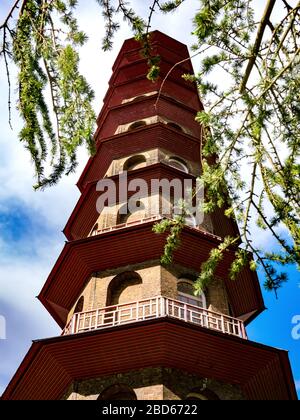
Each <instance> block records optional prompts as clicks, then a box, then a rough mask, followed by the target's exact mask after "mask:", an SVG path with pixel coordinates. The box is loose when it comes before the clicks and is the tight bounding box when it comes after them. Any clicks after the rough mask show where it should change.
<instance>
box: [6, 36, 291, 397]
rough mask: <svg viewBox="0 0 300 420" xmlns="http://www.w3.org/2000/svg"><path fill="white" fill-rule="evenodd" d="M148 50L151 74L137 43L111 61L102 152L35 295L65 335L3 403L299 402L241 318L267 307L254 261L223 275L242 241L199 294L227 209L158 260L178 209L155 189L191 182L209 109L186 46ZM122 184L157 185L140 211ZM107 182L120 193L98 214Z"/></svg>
mask: <svg viewBox="0 0 300 420" xmlns="http://www.w3.org/2000/svg"><path fill="white" fill-rule="evenodd" d="M151 45H152V49H153V54H155V55H158V56H160V76H159V78H158V79H157V81H155V82H152V81H150V80H148V79H147V77H146V75H147V72H148V64H147V60H146V59H145V58H144V57H143V56H142V55H141V45H140V43H138V42H137V41H135V40H134V39H130V40H127V41H125V43H124V45H123V47H122V48H121V51H120V53H119V55H118V57H117V59H116V61H115V64H114V66H113V74H112V77H111V79H110V82H109V88H108V91H107V94H106V96H105V98H104V105H103V108H102V110H101V112H100V115H99V117H98V120H97V127H98V128H97V131H96V134H95V141H96V145H97V152H96V154H95V155H94V156H93V157H91V158H90V159H89V161H88V163H87V165H86V167H85V169H84V171H83V173H82V175H81V177H80V179H79V182H78V188H79V190H80V192H81V197H80V199H79V201H78V203H77V205H76V207H75V209H74V211H73V213H72V214H71V216H70V218H69V220H68V222H67V225H66V227H65V229H64V234H65V236H66V238H67V242H66V244H65V247H64V249H63V251H62V253H61V255H60V256H59V258H58V260H57V262H56V264H55V266H54V268H53V270H52V272H51V273H50V275H49V277H48V279H47V281H46V283H45V285H44V287H43V289H42V291H41V292H40V294H39V300H40V301H41V302H42V304H43V305H44V306H45V308H46V309H47V311H48V312H49V313H50V315H51V316H52V317H53V318H54V319H55V321H56V322H57V323H58V324H59V326H60V327H61V329H62V334H61V335H60V336H58V337H54V338H49V339H44V340H38V341H34V342H33V344H32V346H31V348H30V350H29V352H28V354H27V355H26V357H25V359H24V360H23V362H22V363H21V365H20V367H19V369H18V370H17V372H16V374H15V375H14V377H13V378H12V380H11V382H10V384H9V385H8V387H7V389H6V390H5V392H4V394H3V396H2V399H4V400H62V399H64V400H297V395H296V390H295V385H294V382H293V377H292V373H291V368H290V363H289V359H288V354H287V352H285V351H282V350H278V349H275V348H271V347H268V346H265V345H262V344H257V343H254V342H252V341H250V340H248V337H247V333H246V326H247V325H248V324H249V323H250V322H251V321H253V320H254V319H255V318H256V317H257V316H258V315H259V314H260V313H261V312H262V311H263V310H264V309H265V307H264V302H263V298H262V294H261V290H260V286H259V282H258V278H257V274H256V273H254V272H253V271H251V270H250V268H245V269H244V270H243V271H242V272H241V274H240V275H239V278H238V279H237V280H236V281H232V280H230V279H229V274H228V273H229V269H230V266H231V263H232V262H233V260H234V258H235V250H234V249H232V250H229V251H228V252H227V253H226V254H225V256H224V259H223V261H222V263H221V264H220V265H219V267H218V269H217V271H216V274H215V279H214V281H212V282H211V283H210V285H209V286H208V288H207V290H205V293H203V294H202V295H201V296H195V294H194V281H195V280H196V279H197V277H198V275H199V271H200V267H201V264H202V263H203V262H205V261H206V260H207V258H208V256H209V253H210V251H211V250H212V249H214V248H215V247H217V246H218V245H219V244H220V243H221V242H222V239H223V238H224V237H225V236H228V235H231V236H233V235H236V234H237V233H238V227H237V225H236V223H235V222H234V221H233V220H230V219H228V218H226V217H225V216H224V211H223V210H222V209H220V210H219V211H216V212H215V213H213V214H211V215H206V216H205V217H204V219H203V220H202V221H201V223H198V221H197V220H196V219H195V218H193V217H192V216H191V217H188V218H187V219H186V226H185V227H184V229H183V231H182V232H181V237H180V238H181V244H180V247H179V248H178V249H177V250H176V251H175V253H174V257H173V262H172V264H170V265H164V264H162V263H161V256H162V255H163V252H164V246H165V243H166V234H156V233H154V232H153V226H154V225H155V224H156V223H159V221H161V220H162V219H164V218H166V217H171V216H172V212H173V208H174V200H173V199H172V197H170V200H169V202H167V203H166V202H165V197H164V196H163V194H162V192H161V191H160V189H159V188H158V189H157V190H155V191H153V188H151V185H152V182H153V180H157V181H159V182H161V181H165V180H167V181H168V182H170V183H171V184H172V181H174V180H180V181H181V182H182V183H184V181H186V180H189V181H190V182H191V183H192V185H195V183H196V179H197V177H199V175H200V174H201V142H202V137H201V136H202V134H201V133H202V131H201V126H200V125H199V123H197V122H196V121H195V115H196V113H197V112H198V111H199V110H202V109H203V105H202V104H201V101H200V99H199V95H198V91H197V86H196V84H194V83H193V82H190V81H187V80H185V79H184V78H183V77H182V75H183V74H186V73H189V74H192V73H193V68H192V64H191V60H190V58H189V52H188V49H187V47H186V46H185V45H183V44H182V43H180V42H178V41H176V40H174V39H172V38H170V37H169V36H167V35H165V34H163V33H161V32H158V31H155V32H153V33H152V34H151ZM176 64H177V65H176ZM166 76H167V77H166ZM124 179H125V180H126V182H127V184H126V185H129V184H130V183H131V185H135V184H138V183H140V181H141V180H143V182H144V185H147V186H148V187H149V188H148V194H147V195H145V196H140V197H139V200H138V205H137V208H136V209H135V211H129V209H128V200H129V199H130V197H131V196H132V194H133V191H130V189H129V192H128V191H126V194H125V191H124ZM109 183H113V184H114V185H115V187H116V188H115V190H116V200H115V202H114V203H113V204H111V203H109V205H108V206H106V207H105V208H102V207H101V206H100V207H101V208H100V211H99V202H101V197H103V196H104V195H105V194H107V191H106V190H105V189H104V188H102V187H101V186H103V185H106V184H107V185H110V184H109ZM121 183H122V185H121ZM125 187H126V186H125ZM125 189H126V190H127V188H125ZM149 191H150V193H149ZM128 197H129V198H128ZM99 200H100V201H99ZM102 201H103V200H102ZM162 205H164V207H165V206H166V205H169V209H170V210H169V214H165V213H164V214H163V212H162ZM167 213H168V212H167Z"/></svg>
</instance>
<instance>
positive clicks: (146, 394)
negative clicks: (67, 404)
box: [63, 367, 245, 401]
mask: <svg viewBox="0 0 300 420" xmlns="http://www.w3.org/2000/svg"><path fill="white" fill-rule="evenodd" d="M117 384H120V385H122V386H125V387H128V388H129V389H131V390H133V391H134V392H135V394H136V397H137V400H144V401H149V400H157V401H158V400H185V399H187V398H189V397H190V398H191V397H194V398H195V397H198V399H203V400H209V399H219V400H244V399H245V397H244V396H243V393H242V391H241V390H240V388H239V387H238V386H235V385H230V384H225V383H221V382H219V381H216V380H214V379H207V378H199V377H197V376H195V375H192V374H189V373H186V372H183V371H179V370H175V369H167V368H159V367H158V368H148V369H143V370H139V371H134V372H128V373H124V374H116V375H112V376H107V377H103V378H98V379H90V380H87V381H79V382H75V383H73V384H72V386H71V387H70V388H69V389H68V391H67V392H66V394H65V396H64V398H63V399H64V400H97V399H98V397H100V396H101V394H102V393H103V392H104V391H106V390H107V389H108V388H110V387H112V386H114V385H117Z"/></svg>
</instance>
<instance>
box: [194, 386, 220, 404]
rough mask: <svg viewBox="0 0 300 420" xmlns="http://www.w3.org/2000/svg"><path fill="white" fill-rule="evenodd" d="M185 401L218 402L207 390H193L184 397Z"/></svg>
mask: <svg viewBox="0 0 300 420" xmlns="http://www.w3.org/2000/svg"><path fill="white" fill-rule="evenodd" d="M186 400H200V401H219V400H220V398H219V397H218V396H217V394H215V393H214V392H213V391H211V390H209V389H205V390H203V389H198V388H197V389H194V390H192V391H191V392H190V393H189V394H188V395H187V397H186Z"/></svg>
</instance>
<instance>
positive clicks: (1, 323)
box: [0, 315, 6, 340]
mask: <svg viewBox="0 0 300 420" xmlns="http://www.w3.org/2000/svg"><path fill="white" fill-rule="evenodd" d="M0 340H6V319H5V318H4V316H2V315H0Z"/></svg>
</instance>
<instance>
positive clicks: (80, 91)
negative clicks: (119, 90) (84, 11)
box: [4, 0, 95, 189]
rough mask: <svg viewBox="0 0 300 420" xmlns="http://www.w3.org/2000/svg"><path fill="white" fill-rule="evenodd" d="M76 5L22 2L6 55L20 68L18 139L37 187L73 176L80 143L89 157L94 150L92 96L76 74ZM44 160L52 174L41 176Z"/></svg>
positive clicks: (78, 33)
mask: <svg viewBox="0 0 300 420" xmlns="http://www.w3.org/2000/svg"><path fill="white" fill-rule="evenodd" d="M75 6H76V1H74V0H72V1H71V0H69V1H62V0H56V1H44V2H43V7H41V2H40V1H38V0H27V1H26V2H24V4H23V7H22V10H21V13H20V16H19V19H18V22H17V25H16V28H15V30H14V31H13V32H10V34H11V36H12V50H11V57H12V58H13V60H14V62H15V64H16V65H17V67H18V68H19V75H18V82H19V101H18V109H19V112H20V115H21V116H22V118H23V120H24V127H23V129H22V130H21V132H20V140H21V142H22V143H23V144H24V146H25V147H26V148H27V149H28V151H29V153H30V155H31V157H32V160H33V163H34V166H35V172H36V178H37V184H36V186H35V188H36V189H38V188H44V187H46V186H48V185H53V184H55V183H56V182H58V180H59V179H60V178H61V176H62V175H63V174H64V173H66V174H69V173H70V172H72V171H73V170H74V169H75V167H76V165H77V160H76V152H77V149H78V147H79V146H80V145H81V144H86V146H87V147H88V149H89V151H90V153H93V152H94V149H95V145H94V140H93V130H94V125H95V114H94V111H93V109H92V100H93V96H94V95H93V91H92V90H91V88H90V87H89V85H88V84H87V82H86V80H85V79H84V77H83V76H82V75H81V74H80V72H79V55H78V52H77V51H76V48H77V47H78V46H81V45H83V44H84V42H85V41H86V36H85V34H84V33H83V32H82V31H80V30H79V29H78V25H77V22H76V19H75V18H74V17H73V9H74V7H75ZM54 17H56V19H58V18H59V19H60V24H61V28H60V29H56V28H55V27H54ZM62 28H63V29H62ZM5 29H6V28H4V30H5ZM49 90H50V94H51V105H50V106H49V105H48V101H47V92H48V91H49ZM49 161H50V162H51V167H52V172H51V173H50V174H45V165H46V164H48V163H49Z"/></svg>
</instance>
